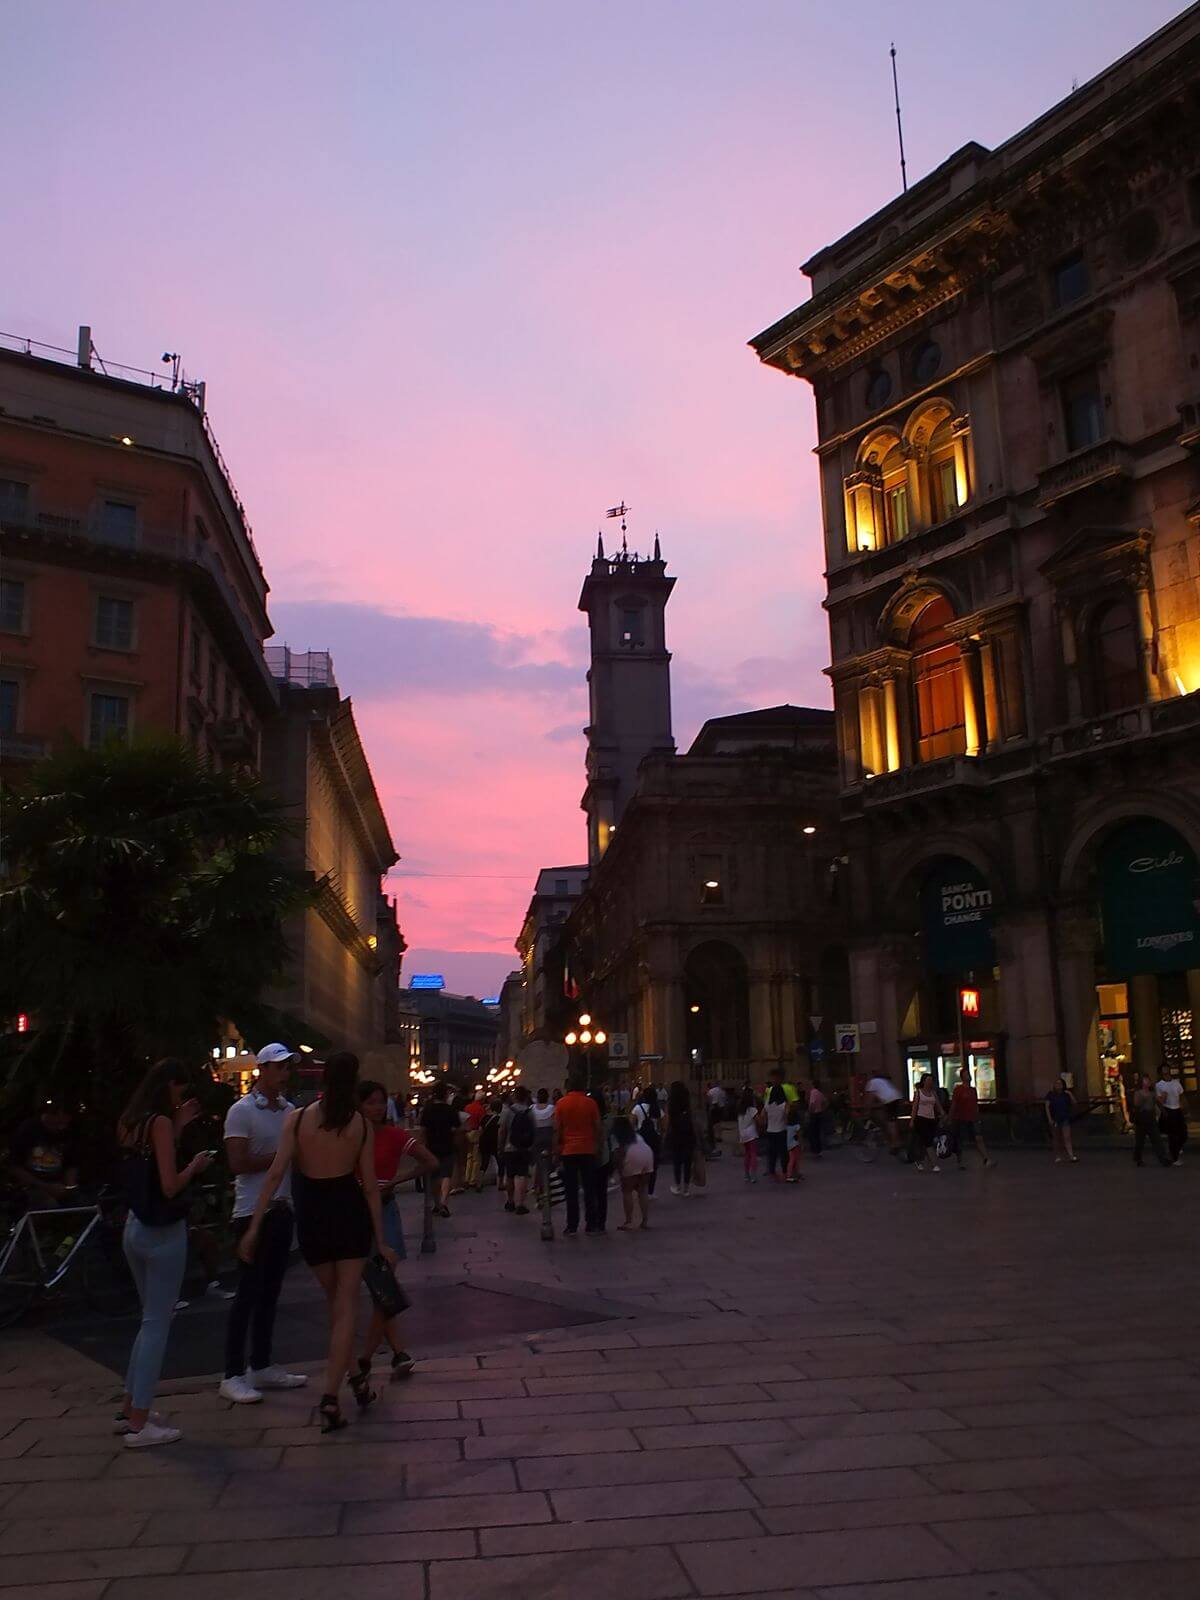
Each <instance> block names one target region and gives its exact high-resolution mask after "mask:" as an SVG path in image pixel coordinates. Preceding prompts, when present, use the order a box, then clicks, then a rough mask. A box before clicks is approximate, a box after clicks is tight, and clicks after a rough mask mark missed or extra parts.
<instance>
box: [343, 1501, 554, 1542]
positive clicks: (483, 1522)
mask: <svg viewBox="0 0 1200 1600" xmlns="http://www.w3.org/2000/svg"><path fill="white" fill-rule="evenodd" d="M550 1520H551V1513H550V1502H549V1501H548V1500H547V1498H546V1496H545V1495H544V1494H477V1495H475V1496H473V1497H471V1498H465V1497H460V1496H453V1497H447V1498H445V1499H441V1500H438V1499H428V1500H404V1499H396V1500H391V1501H377V1502H374V1503H367V1504H359V1505H349V1506H347V1507H346V1508H345V1511H344V1512H343V1514H342V1533H343V1534H344V1535H346V1536H351V1535H356V1534H376V1533H402V1534H409V1533H417V1532H427V1531H428V1532H433V1531H436V1530H438V1529H442V1528H496V1527H503V1526H506V1525H509V1524H519V1525H520V1526H522V1527H528V1526H530V1525H532V1524H536V1523H545V1522H549V1521H550Z"/></svg>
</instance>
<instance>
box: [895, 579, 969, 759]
mask: <svg viewBox="0 0 1200 1600" xmlns="http://www.w3.org/2000/svg"><path fill="white" fill-rule="evenodd" d="M953 620H954V612H953V611H952V610H951V609H950V603H949V601H947V600H942V599H938V600H931V601H930V602H929V604H928V605H927V606H926V607H925V609H924V610H923V611H922V612H921V614H920V616H919V617H918V618H917V620H916V622H915V624H914V625H913V631H912V633H911V635H910V637H909V648H910V649H911V650H912V679H913V696H914V699H915V701H916V720H917V759H918V760H919V761H938V760H940V759H941V757H943V756H958V755H962V754H963V752H964V751H965V750H966V748H967V730H966V721H965V718H964V716H963V691H962V657H961V655H960V653H959V648H958V644H957V642H956V641H955V640H954V639H952V638H951V637H950V635H949V634H948V633H947V632H946V625H947V624H948V623H950V622H953Z"/></svg>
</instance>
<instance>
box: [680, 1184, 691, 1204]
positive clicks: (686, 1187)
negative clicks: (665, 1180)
mask: <svg viewBox="0 0 1200 1600" xmlns="http://www.w3.org/2000/svg"><path fill="white" fill-rule="evenodd" d="M680 1193H681V1194H682V1195H683V1198H684V1199H685V1200H690V1199H691V1198H692V1191H691V1188H690V1187H689V1185H687V1184H686V1183H685V1184H684V1186H683V1188H682V1189H681V1190H680Z"/></svg>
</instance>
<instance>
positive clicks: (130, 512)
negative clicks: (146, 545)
mask: <svg viewBox="0 0 1200 1600" xmlns="http://www.w3.org/2000/svg"><path fill="white" fill-rule="evenodd" d="M100 534H101V537H102V538H103V539H104V540H105V541H106V543H108V544H120V545H133V544H136V543H137V507H136V506H133V505H130V504H129V503H128V502H127V501H124V500H106V501H105V502H104V504H103V505H102V506H101V508H100Z"/></svg>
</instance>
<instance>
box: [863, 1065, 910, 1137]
mask: <svg viewBox="0 0 1200 1600" xmlns="http://www.w3.org/2000/svg"><path fill="white" fill-rule="evenodd" d="M903 1103H904V1096H903V1095H902V1094H901V1093H900V1091H899V1089H897V1087H896V1085H895V1084H894V1083H893V1082H892V1080H891V1079H890V1078H889V1077H888V1076H887V1074H886V1073H883V1072H877V1073H876V1074H875V1076H874V1077H873V1078H868V1079H867V1104H868V1106H869V1107H870V1115H871V1119H872V1121H874V1122H876V1123H877V1124H878V1125H879V1127H881V1128H882V1129H883V1136H884V1138H885V1139H886V1140H887V1144H888V1149H889V1150H890V1151H891V1152H892V1154H893V1155H895V1154H896V1152H897V1151H898V1150H899V1148H900V1130H899V1128H897V1126H896V1119H897V1117H899V1115H900V1107H901V1106H902V1104H903Z"/></svg>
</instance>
